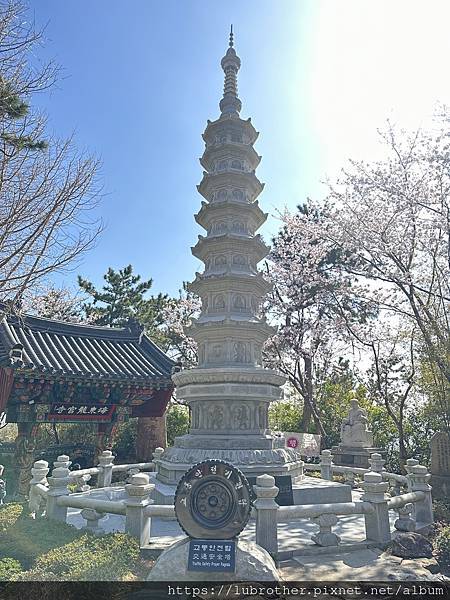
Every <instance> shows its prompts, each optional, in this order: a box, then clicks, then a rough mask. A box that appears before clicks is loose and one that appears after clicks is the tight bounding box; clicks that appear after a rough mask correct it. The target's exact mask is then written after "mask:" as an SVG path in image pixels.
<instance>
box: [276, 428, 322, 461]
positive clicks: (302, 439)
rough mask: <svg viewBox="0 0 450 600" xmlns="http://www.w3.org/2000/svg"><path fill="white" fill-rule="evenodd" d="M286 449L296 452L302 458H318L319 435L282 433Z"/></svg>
mask: <svg viewBox="0 0 450 600" xmlns="http://www.w3.org/2000/svg"><path fill="white" fill-rule="evenodd" d="M283 436H284V441H285V446H286V448H293V449H294V450H298V451H299V452H300V454H301V455H302V456H320V439H321V436H320V435H316V434H314V433H298V432H293V431H286V432H285V433H283Z"/></svg>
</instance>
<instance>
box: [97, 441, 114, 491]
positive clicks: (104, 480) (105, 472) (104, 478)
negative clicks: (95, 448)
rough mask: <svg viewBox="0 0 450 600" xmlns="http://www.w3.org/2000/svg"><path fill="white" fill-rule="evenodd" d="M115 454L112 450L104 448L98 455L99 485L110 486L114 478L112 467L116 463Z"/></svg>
mask: <svg viewBox="0 0 450 600" xmlns="http://www.w3.org/2000/svg"><path fill="white" fill-rule="evenodd" d="M114 458H115V456H114V454H113V453H112V452H111V450H103V452H101V453H100V455H99V457H98V468H99V474H98V476H97V487H99V488H102V487H109V486H110V485H111V480H112V468H113V465H114Z"/></svg>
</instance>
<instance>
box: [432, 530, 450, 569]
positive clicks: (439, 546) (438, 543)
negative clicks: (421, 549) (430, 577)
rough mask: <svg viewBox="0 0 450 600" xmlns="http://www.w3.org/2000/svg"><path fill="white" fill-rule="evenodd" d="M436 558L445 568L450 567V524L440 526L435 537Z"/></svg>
mask: <svg viewBox="0 0 450 600" xmlns="http://www.w3.org/2000/svg"><path fill="white" fill-rule="evenodd" d="M434 550H435V553H436V558H437V560H438V561H439V564H440V565H441V568H443V569H446V570H448V569H450V525H447V526H446V527H440V528H439V530H438V534H437V535H436V537H435V539H434Z"/></svg>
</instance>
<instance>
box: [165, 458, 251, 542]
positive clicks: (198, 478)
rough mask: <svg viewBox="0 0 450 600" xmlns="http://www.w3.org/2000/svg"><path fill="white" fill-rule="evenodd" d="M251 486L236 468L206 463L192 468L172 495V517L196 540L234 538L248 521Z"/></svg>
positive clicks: (225, 464) (217, 463) (213, 462)
mask: <svg viewBox="0 0 450 600" xmlns="http://www.w3.org/2000/svg"><path fill="white" fill-rule="evenodd" d="M250 510H251V506H250V485H249V483H248V481H247V479H246V477H245V476H244V474H243V473H242V472H241V471H240V470H239V469H236V467H233V466H232V465H230V464H228V463H226V462H222V461H220V460H207V461H204V462H201V463H199V464H197V465H195V466H193V467H192V469H190V470H189V471H187V473H185V475H184V476H183V477H182V479H181V480H180V482H179V484H178V487H177V491H176V493H175V514H176V517H177V519H178V522H179V524H180V526H181V528H182V529H183V531H184V532H185V533H187V535H189V536H190V537H193V538H197V539H224V540H229V539H232V538H234V537H236V536H237V535H238V534H239V533H240V532H241V531H242V530H243V529H244V527H245V526H246V525H247V522H248V520H249V518H250Z"/></svg>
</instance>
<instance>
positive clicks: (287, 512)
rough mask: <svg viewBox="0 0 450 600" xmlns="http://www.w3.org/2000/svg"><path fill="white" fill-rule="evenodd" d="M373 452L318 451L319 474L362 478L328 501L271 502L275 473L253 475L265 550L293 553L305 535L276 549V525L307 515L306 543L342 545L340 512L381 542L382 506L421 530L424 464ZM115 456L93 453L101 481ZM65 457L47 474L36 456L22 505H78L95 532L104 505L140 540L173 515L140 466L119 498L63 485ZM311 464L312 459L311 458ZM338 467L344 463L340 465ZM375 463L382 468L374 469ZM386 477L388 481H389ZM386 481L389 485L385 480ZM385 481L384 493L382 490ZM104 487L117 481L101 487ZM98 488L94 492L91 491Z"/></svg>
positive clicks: (56, 511) (402, 525) (426, 506)
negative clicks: (389, 465) (347, 495)
mask: <svg viewBox="0 0 450 600" xmlns="http://www.w3.org/2000/svg"><path fill="white" fill-rule="evenodd" d="M378 457H379V455H378V456H375V457H374V458H373V460H372V459H371V460H372V463H371V466H372V467H376V468H378V471H375V470H367V469H359V468H358V469H354V468H352V467H335V466H334V465H333V464H332V457H331V453H329V451H324V452H322V462H321V465H319V468H320V469H321V470H322V474H323V475H324V474H325V475H327V476H328V477H332V474H333V472H337V473H342V472H348V471H347V470H348V469H350V471H351V472H355V473H356V474H358V475H362V476H363V481H362V484H361V487H362V490H363V494H362V496H361V499H360V500H359V501H355V502H338V503H330V504H309V505H297V506H278V504H277V503H276V502H275V498H276V496H277V494H278V488H277V487H276V486H275V479H274V478H273V477H272V476H270V475H260V476H259V477H257V480H256V485H255V486H254V491H255V494H256V500H255V502H254V507H253V509H252V516H253V517H254V518H255V520H256V542H257V543H258V544H260V545H261V546H262V547H263V548H265V549H266V550H268V551H269V552H270V553H271V554H272V555H273V556H274V557H275V558H280V557H282V556H283V555H285V554H289V553H290V554H291V555H293V554H299V553H301V552H302V550H301V548H300V550H299V546H301V545H302V544H303V546H305V542H307V540H305V539H301V540H299V539H296V538H295V537H292V550H286V549H284V550H283V552H279V547H278V529H279V524H280V523H286V522H296V521H299V520H307V521H312V523H314V524H315V525H316V526H317V527H318V531H316V532H315V533H314V534H313V535H312V536H311V541H312V542H313V544H311V543H310V542H309V549H311V547H312V548H314V547H316V548H317V547H331V548H336V549H337V548H338V547H341V548H342V549H346V548H349V549H351V546H352V545H354V544H341V539H340V537H339V536H338V535H337V534H336V533H335V532H333V528H334V527H335V526H336V525H337V523H338V522H339V519H340V518H342V517H344V518H345V517H349V516H352V515H361V517H363V518H364V524H365V540H364V542H363V543H366V544H370V545H378V546H381V547H383V546H385V545H386V544H387V543H389V542H390V540H391V527H390V520H389V511H391V510H393V511H395V512H396V513H397V514H398V518H397V519H396V521H395V523H394V527H395V529H397V530H399V531H421V530H423V529H426V528H428V527H430V525H431V524H432V523H433V511H432V504H431V486H430V485H429V483H428V481H429V479H430V474H429V473H428V472H427V469H426V467H423V466H421V465H419V464H417V461H410V462H409V464H408V466H407V472H408V474H407V475H406V476H402V475H398V474H395V473H387V472H384V471H382V465H381V466H380V461H379V458H378ZM113 459H114V457H113V456H112V454H111V453H110V452H108V451H105V452H103V453H102V455H101V456H100V459H99V461H100V465H99V467H98V469H99V470H100V469H101V468H102V469H103V471H99V474H102V475H103V481H104V482H105V483H107V484H108V483H110V481H111V479H110V474H111V473H112V469H113V467H114V466H117V467H119V468H120V470H121V471H127V472H129V471H130V468H129V467H130V465H113ZM149 465H152V463H136V464H135V465H133V467H134V468H136V469H138V468H139V469H141V468H145V469H147V468H148V467H149ZM69 466H70V461H69V460H68V457H67V456H65V455H62V456H59V457H58V460H57V461H56V462H55V463H54V468H53V471H52V473H51V476H50V477H47V475H48V473H49V471H50V469H49V467H48V463H47V462H46V461H43V460H39V461H37V462H35V463H34V467H33V469H32V475H33V478H32V480H31V486H30V495H29V507H30V511H31V513H32V514H33V515H34V516H42V515H43V514H44V510H45V515H46V517H47V518H49V519H53V520H57V521H63V522H66V520H67V509H68V508H69V507H71V508H81V509H82V510H81V516H82V517H83V518H84V519H85V520H86V522H87V525H86V527H87V529H89V530H91V531H93V532H94V533H99V532H101V529H100V528H99V526H98V521H99V520H100V519H101V518H102V516H104V515H105V514H106V513H111V514H116V515H124V516H125V531H127V532H128V533H130V534H131V535H133V536H134V537H136V538H137V539H138V540H139V542H140V544H141V546H144V545H147V544H149V542H150V524H151V519H152V518H153V517H159V518H173V517H174V515H175V511H174V507H173V505H155V504H154V503H153V500H152V499H151V498H150V495H151V493H152V491H153V489H154V487H155V486H154V484H151V483H150V482H149V476H148V475H147V474H146V473H143V472H137V473H134V474H132V475H131V477H130V478H129V483H127V484H125V486H124V487H123V488H122V489H120V490H119V492H120V494H121V497H120V499H118V500H105V499H99V498H95V497H93V495H92V494H94V493H95V492H96V491H95V490H86V491H83V492H80V493H70V491H69V487H68V486H69V485H70V484H71V483H73V481H74V477H73V473H72V472H71V471H70V470H69ZM316 468H317V466H316ZM343 470H344V471H343ZM380 471H381V472H380ZM392 482H393V483H394V486H393V487H392V485H391V484H392ZM390 486H391V487H390ZM399 486H400V487H405V488H406V491H405V493H403V494H401V493H398V492H399ZM389 488H390V494H388V493H387V492H388V490H389ZM103 489H104V490H105V492H107V491H109V490H117V488H112V487H108V485H106V486H105V487H104V488H103ZM97 493H98V492H97Z"/></svg>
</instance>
